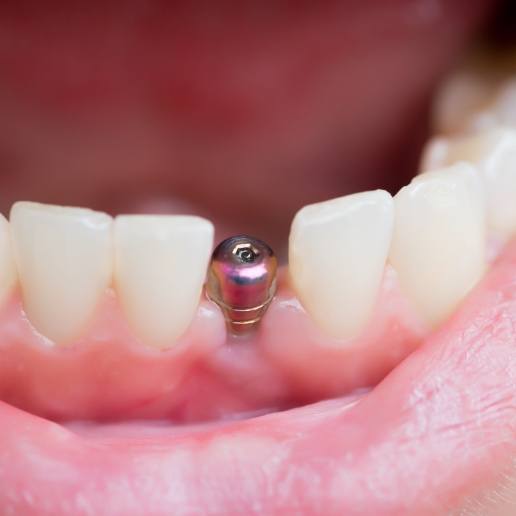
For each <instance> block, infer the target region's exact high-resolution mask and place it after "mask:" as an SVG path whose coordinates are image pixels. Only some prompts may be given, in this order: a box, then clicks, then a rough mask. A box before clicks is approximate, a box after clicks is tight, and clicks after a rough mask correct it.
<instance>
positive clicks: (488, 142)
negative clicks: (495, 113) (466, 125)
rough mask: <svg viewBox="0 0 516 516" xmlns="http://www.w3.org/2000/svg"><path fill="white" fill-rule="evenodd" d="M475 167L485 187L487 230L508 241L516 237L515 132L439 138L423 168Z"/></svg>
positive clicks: (493, 130)
mask: <svg viewBox="0 0 516 516" xmlns="http://www.w3.org/2000/svg"><path fill="white" fill-rule="evenodd" d="M458 161H468V162H470V163H473V164H474V165H475V167H476V168H478V170H479V171H480V174H481V177H482V181H483V183H484V189H485V195H486V203H487V222H488V227H489V228H490V229H491V230H492V231H493V233H495V234H496V235H498V236H500V237H502V238H506V237H510V236H511V235H513V234H515V233H516V130H514V129H510V128H496V129H492V130H490V131H485V132H482V133H480V134H476V135H473V136H468V137H461V138H454V139H444V138H438V139H436V140H434V141H433V142H431V143H430V144H429V146H428V147H427V151H426V153H425V158H424V160H423V168H431V167H432V168H433V167H442V166H446V165H451V164H453V163H456V162H458Z"/></svg>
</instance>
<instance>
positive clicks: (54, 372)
mask: <svg viewBox="0 0 516 516" xmlns="http://www.w3.org/2000/svg"><path fill="white" fill-rule="evenodd" d="M280 279H281V281H280V287H279V291H278V295H277V297H276V298H275V300H274V301H273V303H272V305H271V306H270V308H269V310H268V312H267V314H266V316H265V318H264V319H263V321H262V324H261V327H260V328H259V330H258V332H257V333H256V334H255V335H254V336H252V337H251V338H250V339H249V340H248V341H246V340H245V339H244V340H243V339H236V340H229V341H227V335H226V329H225V326H224V320H223V317H222V314H221V313H220V311H219V309H218V308H217V307H216V306H215V305H214V304H212V303H210V302H208V301H202V302H201V304H200V307H199V309H198V311H197V314H196V318H195V320H194V323H193V324H192V325H191V327H190V329H189V330H188V332H187V333H186V335H184V337H182V338H181V339H179V341H178V342H177V343H176V345H174V346H173V347H171V348H168V349H164V350H159V349H154V348H150V347H148V346H144V345H143V344H142V343H141V342H140V341H139V340H138V338H137V337H135V335H134V334H133V333H132V332H131V330H130V329H129V327H128V325H127V323H126V321H125V317H124V316H123V314H122V313H121V311H120V307H119V305H118V302H117V300H116V298H115V296H114V294H113V293H112V292H109V293H107V294H106V296H105V298H104V299H103V301H102V303H101V306H99V309H98V311H97V315H96V317H95V320H94V322H93V324H92V325H91V327H90V329H89V330H88V331H87V332H85V333H84V334H83V335H82V336H81V338H80V339H78V340H77V341H76V342H74V343H73V344H72V345H69V346H64V347H63V346H55V345H53V344H52V343H50V342H49V341H48V340H47V339H45V338H44V337H43V336H41V335H40V334H38V333H37V332H36V331H35V330H34V329H33V328H32V326H31V325H30V322H29V321H28V320H27V318H26V317H25V315H24V313H23V309H22V306H21V302H20V299H19V295H16V296H14V297H13V299H11V300H10V301H9V302H8V303H7V304H6V306H5V307H4V309H3V310H2V312H1V314H0V399H2V400H4V401H6V402H8V403H10V404H12V405H14V406H17V407H20V408H22V409H24V410H27V411H29V412H32V413H35V414H38V415H41V416H44V417H47V418H50V419H56V420H61V419H94V420H95V419H101V420H115V421H116V420H124V419H128V418H148V419H155V418H169V419H172V420H174V421H176V422H192V421H203V420H208V419H210V420H212V419H220V418H225V417H231V415H234V414H238V413H242V412H249V411H256V410H266V411H269V410H278V409H285V408H289V407H292V406H294V405H298V404H301V403H306V402H307V401H312V400H316V399H320V398H321V397H331V396H339V395H342V394H345V393H350V392H353V391H354V390H356V389H360V388H363V387H369V386H371V385H374V384H376V383H377V382H378V381H379V380H380V379H381V378H383V376H385V374H387V372H388V371H390V370H391V369H392V368H393V367H394V366H395V365H396V364H397V363H399V362H400V361H401V360H402V359H403V358H404V357H405V356H407V355H408V354H409V353H410V352H411V351H412V350H413V349H414V348H415V347H416V346H417V345H418V343H419V341H420V339H421V338H422V336H423V335H424V334H425V333H426V332H427V330H426V329H425V328H424V326H423V325H422V323H421V322H420V321H419V320H418V318H417V316H416V315H415V314H414V313H413V312H412V310H411V308H410V306H409V305H408V304H407V303H406V301H405V300H404V298H403V296H402V295H401V294H400V292H399V289H398V287H397V284H396V278H395V273H394V271H393V270H392V269H387V270H386V274H385V278H384V282H383V285H382V288H381V293H380V296H379V299H378V303H377V308H376V311H375V313H374V315H373V319H372V324H370V325H368V329H367V330H366V331H365V332H364V333H363V334H362V335H361V336H360V337H359V338H356V339H353V340H344V341H338V340H331V339H328V337H326V336H325V335H324V334H323V333H322V332H321V331H320V330H319V329H318V327H317V326H316V325H315V324H314V323H313V322H312V320H311V318H310V317H309V316H308V315H307V314H306V313H305V312H304V310H303V309H302V307H301V305H300V304H299V302H298V301H297V299H296V298H295V296H294V295H293V293H292V292H291V290H290V289H289V287H288V285H287V284H286V282H285V275H284V273H281V274H280ZM386 343H388V345H386Z"/></svg>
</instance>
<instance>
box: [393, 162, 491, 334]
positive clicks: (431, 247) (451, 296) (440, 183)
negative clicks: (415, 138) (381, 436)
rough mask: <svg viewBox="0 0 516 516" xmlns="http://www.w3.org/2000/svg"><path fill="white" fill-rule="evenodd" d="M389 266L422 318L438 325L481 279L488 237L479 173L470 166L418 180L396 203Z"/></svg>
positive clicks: (456, 166)
mask: <svg viewBox="0 0 516 516" xmlns="http://www.w3.org/2000/svg"><path fill="white" fill-rule="evenodd" d="M394 206H395V223H394V234H393V238H392V245H391V251H390V262H391V264H392V265H393V267H394V268H395V269H396V271H397V273H398V277H399V281H400V285H401V287H402V289H403V290H404V291H405V292H406V293H407V295H408V296H409V297H410V298H411V299H412V300H413V302H414V303H415V305H416V307H417V308H418V309H419V310H420V312H421V314H422V316H423V317H424V318H425V319H426V320H427V321H428V322H429V323H430V324H432V325H436V324H439V323H440V322H442V321H443V320H444V319H445V318H446V317H447V316H448V315H450V314H451V313H452V312H453V310H454V309H455V308H456V307H457V305H458V303H459V302H460V301H461V300H462V299H463V298H464V296H465V295H466V294H467V293H468V292H469V290H471V288H472V287H473V286H474V285H475V284H476V283H477V281H478V280H479V279H480V278H481V276H482V274H483V272H484V267H485V250H486V235H485V233H486V231H485V215H484V201H483V192H482V185H481V182H480V178H479V176H478V172H477V171H476V170H475V169H474V168H473V167H472V166H471V165H468V164H466V163H458V164H456V165H454V166H451V167H448V168H446V169H442V170H437V171H434V172H427V173H425V174H421V175H419V176H417V177H415V178H414V179H413V180H412V182H411V183H410V184H409V185H408V186H405V187H404V188H402V189H401V190H400V191H399V192H398V194H397V195H396V196H395V197H394Z"/></svg>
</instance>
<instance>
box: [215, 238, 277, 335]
mask: <svg viewBox="0 0 516 516" xmlns="http://www.w3.org/2000/svg"><path fill="white" fill-rule="evenodd" d="M277 267H278V262H277V260H276V257H275V256H274V253H273V251H272V249H271V248H270V247H269V246H268V245H267V244H266V243H265V242H262V241H261V240H258V239H257V238H253V237H250V236H247V235H238V236H234V237H231V238H227V239H226V240H224V241H222V242H221V243H220V244H219V245H218V246H217V247H216V248H215V251H213V254H212V256H211V262H210V267H209V270H208V279H207V283H206V293H207V296H208V298H209V299H210V300H211V301H213V302H215V303H216V304H217V305H219V307H220V308H221V310H222V312H223V313H224V317H225V318H226V322H227V324H228V327H229V329H230V330H231V332H233V333H236V334H242V333H247V332H248V331H250V330H252V329H254V328H255V327H256V326H257V324H258V323H259V322H260V319H261V318H262V317H263V315H264V314H265V311H266V310H267V308H268V306H269V304H270V302H271V301H272V298H273V297H274V294H275V293H276V269H277Z"/></svg>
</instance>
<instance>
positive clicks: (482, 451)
mask: <svg viewBox="0 0 516 516" xmlns="http://www.w3.org/2000/svg"><path fill="white" fill-rule="evenodd" d="M515 271H516V244H513V245H512V247H510V248H509V249H508V250H507V251H506V253H505V254H504V255H503V256H502V258H501V259H500V260H499V262H498V263H497V264H496V265H495V267H494V268H493V270H492V271H491V273H490V274H489V275H488V277H487V278H486V279H485V281H484V282H483V284H482V285H481V286H480V287H479V288H478V289H477V291H476V292H475V293H474V294H473V295H472V296H471V298H470V299H469V300H468V302H467V303H466V304H465V305H464V307H463V308H462V309H461V310H460V311H459V312H458V313H457V314H456V316H455V317H454V318H453V319H452V320H451V321H450V322H449V323H448V324H447V325H446V327H444V328H442V329H441V330H440V331H439V332H438V333H437V334H435V335H434V336H432V337H430V338H429V339H428V340H427V342H426V343H425V344H424V345H423V347H422V348H420V349H419V350H418V351H416V352H415V353H413V354H412V355H411V356H410V357H409V358H407V359H406V360H405V361H404V362H403V363H402V364H401V365H400V366H398V367H397V368H396V369H395V370H394V371H393V372H392V373H391V374H390V375H389V376H388V377H387V378H386V379H385V380H384V381H383V382H382V383H381V384H380V385H378V386H377V387H376V388H375V389H374V390H373V391H372V392H371V393H370V394H368V395H366V396H365V397H363V398H362V399H361V400H360V401H358V402H357V403H354V404H353V403H352V404H350V400H343V401H341V402H336V401H334V402H326V403H322V404H319V405H313V406H308V407H305V408H303V409H296V410H292V411H287V412H284V413H276V414H270V415H267V416H262V417H257V418H255V419H250V420H246V421H238V422H232V423H227V424H224V425H217V426H214V427H205V428H200V429H192V430H191V431H190V432H187V433H184V432H182V433H180V434H177V433H174V432H170V433H168V432H166V429H164V428H158V429H156V427H154V428H152V427H149V429H148V430H147V431H146V432H142V431H139V432H133V433H132V435H131V432H123V433H122V435H121V434H120V433H118V432H114V431H113V428H111V429H110V431H109V432H108V433H107V434H105V435H104V436H102V433H101V432H88V431H84V429H81V430H80V432H77V431H75V430H68V429H65V428H64V427H61V426H58V425H57V424H55V423H50V422H48V421H45V420H42V419H39V418H37V417H35V416H31V415H29V414H27V413H24V412H21V411H19V410H17V409H15V408H12V407H9V406H7V405H1V410H0V416H1V419H2V425H1V427H0V456H2V457H3V461H2V462H3V464H9V467H8V468H7V467H6V468H0V485H1V486H2V489H1V490H0V506H1V507H2V508H3V509H4V510H5V511H6V512H7V513H16V514H27V515H29V514H53V515H60V514H63V515H64V514H70V513H74V514H79V513H83V512H84V513H93V514H97V513H103V514H106V513H107V514H115V513H116V514H178V513H185V512H186V513H192V514H198V513H201V514H251V513H253V512H258V513H262V514H285V513H289V514H291V513H302V514H343V513H346V514H353V513H356V512H358V511H360V512H362V513H365V514H405V513H406V512H407V510H408V508H410V511H411V513H414V514H418V515H424V514H440V513H443V512H448V511H449V510H451V509H457V510H459V509H460V506H461V505H462V504H463V503H465V500H466V499H467V498H469V499H470V502H471V503H473V504H474V503H475V501H474V497H475V496H477V495H478V496H480V495H482V496H483V497H484V499H485V500H488V501H489V500H491V502H492V500H493V497H490V496H489V493H490V492H491V490H496V489H498V487H499V485H498V482H501V481H502V480H504V481H506V480H507V476H506V475H507V473H509V474H510V472H511V471H512V470H511V469H509V468H511V467H512V466H513V465H512V462H511V461H512V457H514V453H515V452H516V449H515V444H514V443H515V442H516V439H515V437H516V430H515V428H516V419H515V415H514V406H515V403H516V395H515V391H514V379H515V378H516V355H515V353H514V343H515V342H516V337H515V334H514V331H515V330H514V329H515V328H516V281H515V278H516V274H515ZM504 475H505V476H504ZM495 500H496V499H495ZM491 502H489V503H491ZM500 503H503V498H500ZM474 506H475V505H474Z"/></svg>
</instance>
